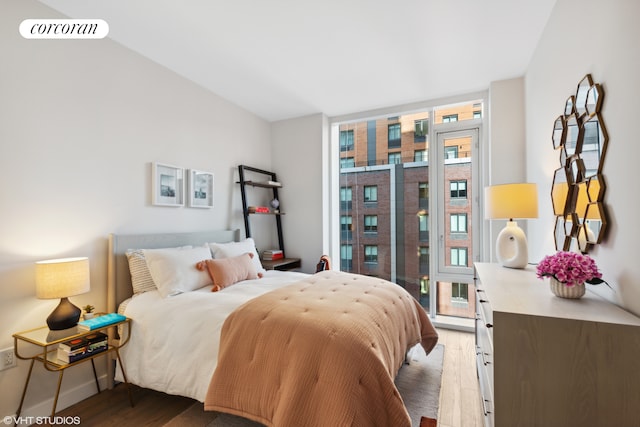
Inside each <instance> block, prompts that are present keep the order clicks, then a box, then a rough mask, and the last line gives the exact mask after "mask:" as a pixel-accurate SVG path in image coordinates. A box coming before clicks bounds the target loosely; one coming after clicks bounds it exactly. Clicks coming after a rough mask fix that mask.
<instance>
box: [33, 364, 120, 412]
mask: <svg viewBox="0 0 640 427" xmlns="http://www.w3.org/2000/svg"><path fill="white" fill-rule="evenodd" d="M98 383H99V384H100V390H106V388H107V375H106V374H104V375H101V376H99V377H98ZM30 385H31V386H33V384H30ZM96 393H97V390H96V382H95V380H94V379H93V377H91V380H90V381H87V382H84V383H82V384H80V385H77V386H75V387H73V388H71V389H65V388H64V384H63V386H62V390H60V395H59V396H58V405H57V406H56V412H59V411H61V410H63V409H66V408H68V407H69V406H72V405H75V404H76V403H78V402H80V401H82V400H84V399H86V398H88V397H91V396H93V395H94V394H96ZM28 394H29V390H27V395H28ZM53 398H54V396H51V398H49V399H46V400H44V401H42V402H40V403H37V404H35V405H32V406H29V407H26V408H23V409H22V414H20V417H21V418H25V417H48V416H50V415H51V409H52V407H53Z"/></svg>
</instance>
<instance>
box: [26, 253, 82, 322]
mask: <svg viewBox="0 0 640 427" xmlns="http://www.w3.org/2000/svg"><path fill="white" fill-rule="evenodd" d="M89 289H90V283H89V259H88V258H62V259H52V260H48V261H39V262H36V296H37V297H38V298H42V299H51V298H60V304H58V306H57V307H56V308H55V310H53V311H52V312H51V314H50V315H49V317H47V325H48V326H49V329H51V330H54V331H59V330H62V329H68V328H72V327H74V326H76V325H77V324H78V320H79V319H80V312H81V310H80V309H79V308H78V307H76V306H75V305H73V304H72V303H71V302H70V301H69V298H68V297H71V296H74V295H80V294H84V293H86V292H89Z"/></svg>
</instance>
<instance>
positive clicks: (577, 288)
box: [549, 277, 586, 299]
mask: <svg viewBox="0 0 640 427" xmlns="http://www.w3.org/2000/svg"><path fill="white" fill-rule="evenodd" d="M549 285H550V287H551V292H552V293H553V294H554V295H555V296H558V297H560V298H572V299H578V298H582V296H583V295H584V293H585V290H586V289H585V285H584V283H580V284H579V285H573V286H567V285H565V284H564V283H562V282H558V281H557V280H556V279H554V278H553V277H551V279H550V282H549Z"/></svg>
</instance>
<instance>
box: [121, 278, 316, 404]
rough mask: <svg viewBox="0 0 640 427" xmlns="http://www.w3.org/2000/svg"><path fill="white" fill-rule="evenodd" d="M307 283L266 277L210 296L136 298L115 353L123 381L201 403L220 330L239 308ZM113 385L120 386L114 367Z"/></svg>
mask: <svg viewBox="0 0 640 427" xmlns="http://www.w3.org/2000/svg"><path fill="white" fill-rule="evenodd" d="M305 277H308V274H304V273H295V272H281V271H267V272H266V273H265V275H264V277H263V278H261V279H257V280H246V281H243V282H239V283H236V284H235V285H233V286H230V287H228V288H225V289H223V290H222V291H220V292H211V286H206V287H204V288H201V289H198V290H196V291H192V292H187V293H183V294H180V295H176V296H172V297H167V298H162V297H161V296H160V293H159V292H158V291H151V292H145V293H142V294H138V295H136V296H134V297H133V298H131V300H129V301H128V304H127V306H126V309H125V311H124V314H125V315H126V316H128V317H130V318H131V319H132V325H131V339H130V340H129V342H128V343H127V344H126V345H125V346H124V347H122V349H120V357H121V358H122V363H123V365H124V369H125V373H126V374H127V379H128V380H129V382H130V383H132V384H136V385H138V386H140V387H144V388H150V389H153V390H157V391H162V392H164V393H168V394H175V395H180V396H186V397H190V398H193V399H197V400H198V401H200V402H203V401H204V398H205V395H206V393H207V388H208V386H209V382H210V380H211V375H212V374H213V371H214V370H215V368H216V364H217V360H218V344H219V341H220V330H221V328H222V324H223V323H224V320H225V319H226V317H227V316H228V315H229V314H230V313H231V312H232V311H233V310H235V309H236V308H237V307H239V306H240V305H242V304H243V303H244V302H246V301H248V300H250V299H252V298H255V297H257V296H259V295H262V294H264V293H266V292H269V291H271V290H274V289H278V288H281V287H283V286H286V285H288V284H290V283H293V282H296V281H298V280H300V279H303V278H305ZM116 380H117V381H123V378H122V374H121V372H120V367H117V368H116Z"/></svg>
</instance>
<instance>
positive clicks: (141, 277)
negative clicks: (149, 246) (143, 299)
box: [125, 249, 158, 294]
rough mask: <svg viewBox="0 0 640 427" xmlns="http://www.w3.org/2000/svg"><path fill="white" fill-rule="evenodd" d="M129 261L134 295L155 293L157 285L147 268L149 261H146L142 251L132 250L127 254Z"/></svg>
mask: <svg viewBox="0 0 640 427" xmlns="http://www.w3.org/2000/svg"><path fill="white" fill-rule="evenodd" d="M125 255H126V256H127V261H128V262H129V273H130V274H131V287H132V288H133V293H134V294H141V293H143V292H148V291H155V290H156V289H158V288H156V284H155V283H153V278H152V277H151V273H150V272H149V267H147V260H146V259H144V253H143V252H142V249H132V250H129V251H127V252H125Z"/></svg>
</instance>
